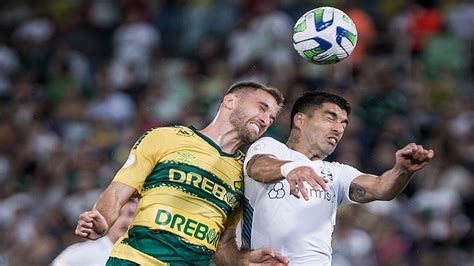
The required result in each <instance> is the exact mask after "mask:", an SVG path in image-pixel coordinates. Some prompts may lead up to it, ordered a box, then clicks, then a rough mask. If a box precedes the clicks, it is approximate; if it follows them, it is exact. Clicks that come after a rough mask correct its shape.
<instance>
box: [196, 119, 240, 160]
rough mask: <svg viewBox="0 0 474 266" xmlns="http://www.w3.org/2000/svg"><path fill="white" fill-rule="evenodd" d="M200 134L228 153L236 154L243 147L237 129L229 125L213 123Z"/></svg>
mask: <svg viewBox="0 0 474 266" xmlns="http://www.w3.org/2000/svg"><path fill="white" fill-rule="evenodd" d="M200 132H201V133H202V134H204V135H206V136H207V137H208V138H210V139H211V140H212V141H214V142H215V143H216V144H217V145H218V146H219V147H220V148H221V150H222V151H224V152H226V153H230V154H232V153H235V151H236V150H237V149H238V148H239V147H240V146H242V145H243V143H242V141H241V140H240V138H239V135H238V133H237V131H236V130H235V128H234V127H233V126H231V125H230V124H227V123H218V122H217V121H213V122H212V123H211V124H209V125H208V126H207V127H206V128H204V129H202V130H200Z"/></svg>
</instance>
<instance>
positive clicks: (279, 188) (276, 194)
mask: <svg viewBox="0 0 474 266" xmlns="http://www.w3.org/2000/svg"><path fill="white" fill-rule="evenodd" d="M285 194H286V193H285V190H284V189H283V183H282V182H278V183H275V184H274V185H273V187H272V189H270V191H268V197H269V198H270V199H282V198H283V197H284V196H285Z"/></svg>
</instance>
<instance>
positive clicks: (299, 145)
mask: <svg viewBox="0 0 474 266" xmlns="http://www.w3.org/2000/svg"><path fill="white" fill-rule="evenodd" d="M286 146H287V147H288V148H290V149H292V150H294V151H297V152H299V153H302V154H304V155H305V156H306V157H308V158H309V159H310V160H312V161H315V160H323V159H324V158H325V157H321V156H318V154H315V153H314V151H312V150H311V148H310V146H309V145H307V144H306V143H305V142H304V141H303V140H302V139H301V137H300V136H298V135H296V134H290V137H289V138H288V141H287V142H286Z"/></svg>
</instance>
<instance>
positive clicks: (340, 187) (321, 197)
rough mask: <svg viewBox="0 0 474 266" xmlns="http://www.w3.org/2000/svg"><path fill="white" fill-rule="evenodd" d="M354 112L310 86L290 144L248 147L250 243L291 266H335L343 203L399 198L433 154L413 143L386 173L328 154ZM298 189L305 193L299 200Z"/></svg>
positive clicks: (245, 226) (298, 107)
mask: <svg viewBox="0 0 474 266" xmlns="http://www.w3.org/2000/svg"><path fill="white" fill-rule="evenodd" d="M350 112H351V107H350V105H349V103H348V102H347V101H346V100H345V99H344V98H342V97H340V96H337V95H334V94H330V93H326V92H309V93H306V94H305V95H303V96H302V97H300V98H298V99H297V101H296V102H295V104H294V106H293V109H292V112H291V119H292V121H291V131H290V136H289V138H288V141H287V143H286V144H283V143H281V142H278V141H276V140H274V139H272V138H268V137H265V138H262V139H260V140H258V141H257V142H255V143H254V144H253V145H252V146H250V148H249V150H248V151H247V157H246V159H245V163H244V173H245V201H246V204H245V207H244V220H243V223H242V243H243V245H244V246H247V247H250V248H261V247H267V246H269V247H272V248H273V249H274V250H275V252H277V253H280V254H282V255H284V256H287V257H288V258H289V260H290V265H331V253H332V249H331V237H332V233H333V230H334V225H335V223H336V209H337V207H338V206H339V205H342V204H351V203H366V202H370V201H374V200H391V199H393V198H395V197H396V196H397V195H398V194H399V193H400V192H401V191H402V190H403V189H404V188H405V186H406V185H407V183H408V182H409V181H410V179H411V177H412V175H413V173H414V172H416V171H418V170H420V169H422V168H423V167H424V166H425V165H426V164H427V163H428V162H429V161H430V160H431V159H432V158H433V156H434V151H433V150H426V149H424V148H423V147H422V146H420V145H416V144H414V143H412V144H408V145H407V146H405V147H403V148H401V149H400V150H398V151H397V152H396V153H395V164H394V166H393V168H392V169H389V170H388V171H386V172H385V173H383V174H382V175H380V176H376V175H370V174H365V173H362V172H360V171H359V170H357V169H355V168H354V167H351V166H348V165H344V164H341V163H337V162H326V161H323V159H324V158H326V157H327V156H328V155H330V154H331V153H332V152H333V151H334V149H335V148H336V146H337V144H338V143H339V141H340V140H341V138H342V135H343V133H344V130H345V128H346V126H347V124H348V115H349V114H350ZM300 193H301V195H302V196H303V198H304V199H305V200H300V199H298V198H299V197H300ZM291 195H293V196H291Z"/></svg>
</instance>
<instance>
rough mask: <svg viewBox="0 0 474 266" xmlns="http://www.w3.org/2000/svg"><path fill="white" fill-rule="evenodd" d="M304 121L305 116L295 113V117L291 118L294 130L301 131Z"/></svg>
mask: <svg viewBox="0 0 474 266" xmlns="http://www.w3.org/2000/svg"><path fill="white" fill-rule="evenodd" d="M305 121H306V115H304V114H303V113H296V114H295V116H294V117H293V126H294V127H295V128H298V129H301V127H302V126H303V124H304V123H305Z"/></svg>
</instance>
